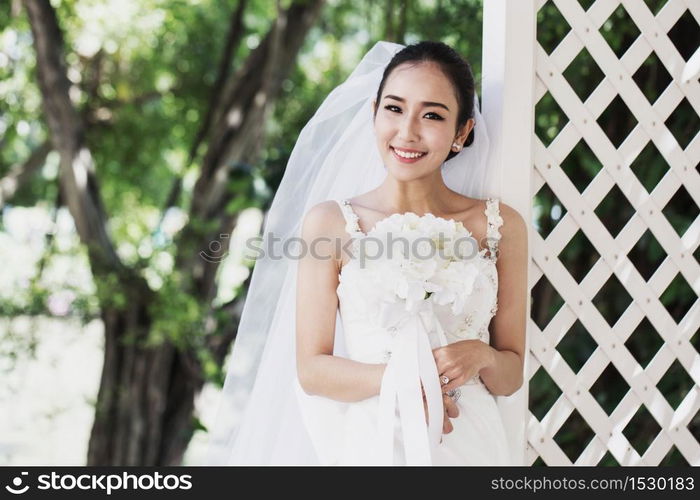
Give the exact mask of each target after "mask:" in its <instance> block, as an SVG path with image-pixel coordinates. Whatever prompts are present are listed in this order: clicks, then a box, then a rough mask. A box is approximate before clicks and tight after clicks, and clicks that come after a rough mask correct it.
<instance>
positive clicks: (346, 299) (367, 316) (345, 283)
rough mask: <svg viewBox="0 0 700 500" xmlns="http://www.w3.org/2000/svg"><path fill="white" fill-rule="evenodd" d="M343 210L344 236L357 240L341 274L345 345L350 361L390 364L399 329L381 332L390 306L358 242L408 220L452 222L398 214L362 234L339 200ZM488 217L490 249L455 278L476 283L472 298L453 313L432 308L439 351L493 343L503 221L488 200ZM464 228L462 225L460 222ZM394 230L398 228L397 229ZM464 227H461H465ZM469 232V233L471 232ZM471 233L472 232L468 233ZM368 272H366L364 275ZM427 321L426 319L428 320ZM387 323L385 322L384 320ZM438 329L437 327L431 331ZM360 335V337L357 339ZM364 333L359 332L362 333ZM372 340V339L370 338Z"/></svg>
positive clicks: (433, 334) (433, 340) (434, 342)
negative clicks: (456, 345) (491, 331)
mask: <svg viewBox="0 0 700 500" xmlns="http://www.w3.org/2000/svg"><path fill="white" fill-rule="evenodd" d="M338 203H339V205H340V207H341V209H342V211H343V215H344V217H345V221H346V227H345V229H346V231H347V233H348V234H349V235H350V236H351V237H352V238H353V240H354V241H353V242H352V248H353V258H351V259H350V260H349V261H348V262H347V264H345V265H344V266H343V267H342V269H341V271H340V275H339V285H338V288H337V294H338V298H339V308H340V315H341V318H342V321H343V327H344V330H345V332H346V333H345V340H346V345H347V349H348V352H349V354H350V356H351V357H353V358H356V359H358V360H364V361H365V362H382V361H387V360H388V359H389V358H390V356H391V343H392V340H393V337H392V334H395V332H396V328H394V329H392V327H391V326H389V327H387V328H382V326H381V324H382V322H383V319H384V318H383V316H385V315H386V314H387V311H386V304H384V301H383V300H382V294H383V293H386V291H385V290H382V289H381V288H380V287H377V286H376V285H377V284H376V283H375V282H374V281H373V280H372V279H371V277H370V276H369V272H368V270H367V269H363V268H362V263H361V262H360V260H359V259H357V258H356V257H357V255H358V249H359V244H360V240H362V239H366V238H369V237H371V236H372V235H373V234H375V232H381V231H382V230H386V227H384V226H385V225H386V224H389V223H390V222H394V223H396V222H402V220H403V219H404V218H406V217H409V216H410V217H412V220H414V221H417V222H419V224H418V226H417V227H418V229H419V230H420V229H421V225H420V222H423V221H425V219H429V221H425V222H431V223H433V224H441V223H443V222H452V223H454V222H455V221H453V220H451V219H450V220H448V219H444V218H441V217H435V216H433V215H432V214H425V215H423V216H417V215H416V214H412V213H410V212H409V213H407V214H394V215H392V216H389V217H386V218H384V219H382V220H380V221H379V222H378V223H377V224H376V225H375V226H374V228H372V229H371V230H370V231H369V232H368V233H364V232H362V230H361V228H360V225H359V222H358V216H357V214H356V213H355V212H354V210H353V208H352V205H351V204H350V202H349V201H348V200H340V201H339V202H338ZM485 214H486V216H487V230H486V240H487V246H486V248H483V249H481V250H479V251H478V255H476V258H475V259H474V260H473V262H474V263H475V264H476V266H475V267H476V270H474V269H472V271H471V274H470V275H468V276H466V275H465V276H463V277H462V276H458V275H456V276H454V279H457V280H460V279H473V281H474V285H473V289H472V293H471V294H470V295H469V297H468V298H467V299H466V300H465V303H464V309H463V310H462V311H460V312H459V313H458V314H455V313H454V312H453V311H452V309H451V307H450V306H449V305H438V304H433V305H432V306H431V307H430V309H431V311H430V313H428V315H427V317H425V320H426V322H427V323H429V324H432V326H433V327H435V326H437V327H438V329H442V331H443V332H444V337H445V339H444V340H442V341H441V340H440V338H439V337H438V336H437V334H436V332H435V331H431V328H430V326H429V327H428V330H429V334H430V342H431V346H432V347H433V348H434V347H439V346H440V345H442V344H444V343H445V342H448V343H449V342H455V341H458V340H464V339H475V338H478V339H481V340H482V341H484V342H487V343H488V342H489V331H488V326H489V323H490V322H491V319H492V318H493V316H494V315H495V314H496V311H497V310H498V300H497V292H498V273H497V270H496V259H497V255H498V242H499V240H500V237H501V235H500V231H499V228H500V226H501V225H502V224H503V219H502V218H501V216H500V213H499V205H498V200H497V199H494V198H489V199H487V200H486V209H485ZM458 224H459V225H460V226H461V223H458ZM395 227H396V226H395ZM461 227H463V226H461ZM467 232H468V230H467ZM470 234H471V233H470ZM363 271H364V272H363ZM424 316H425V315H424ZM435 320H437V323H435ZM384 323H386V321H384ZM432 330H435V328H432ZM356 332H357V334H355V333H356ZM360 332H361V333H360ZM369 335H371V336H372V338H371V339H370V338H368V336H369Z"/></svg>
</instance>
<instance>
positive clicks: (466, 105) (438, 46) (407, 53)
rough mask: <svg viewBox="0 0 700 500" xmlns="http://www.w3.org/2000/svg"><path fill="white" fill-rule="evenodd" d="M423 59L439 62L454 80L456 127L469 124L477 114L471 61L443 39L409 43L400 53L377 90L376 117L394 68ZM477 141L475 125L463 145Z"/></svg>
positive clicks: (451, 80) (388, 68) (446, 74)
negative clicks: (385, 86) (475, 113)
mask: <svg viewBox="0 0 700 500" xmlns="http://www.w3.org/2000/svg"><path fill="white" fill-rule="evenodd" d="M421 62H433V63H435V64H437V65H438V66H439V67H440V69H441V70H442V72H443V73H444V74H445V76H446V77H447V78H448V79H449V80H450V82H451V83H452V87H453V88H454V90H455V94H456V97H457V105H458V111H457V128H456V129H455V131H457V130H459V128H460V127H462V126H464V124H465V123H467V120H469V119H470V118H473V117H474V75H473V74H472V69H471V67H470V66H469V63H468V62H467V61H466V60H464V58H463V57H462V56H460V55H459V53H457V52H456V51H455V50H454V49H453V48H452V47H450V46H449V45H446V44H444V43H442V42H433V41H422V42H418V43H414V44H412V45H407V46H406V47H404V48H403V49H401V50H400V51H399V52H397V53H396V54H395V55H394V57H393V58H392V59H391V61H390V62H389V64H388V65H387V66H386V68H385V69H384V74H383V75H382V81H381V83H380V84H379V89H378V90H377V98H376V99H377V105H376V107H375V109H374V116H375V117H376V116H377V110H378V109H379V101H380V100H381V96H382V90H384V84H385V83H386V80H387V78H388V77H389V75H390V74H391V72H392V71H394V69H395V68H396V67H397V66H399V65H401V64H404V63H414V64H418V63H421ZM473 141H474V128H473V127H472V130H471V132H469V135H468V136H467V140H466V141H465V143H464V145H465V146H469V145H471V143H472V142H473ZM456 154H457V153H455V152H454V151H450V154H449V155H447V158H446V160H445V161H447V160H449V159H450V158H452V157H453V156H455V155H456Z"/></svg>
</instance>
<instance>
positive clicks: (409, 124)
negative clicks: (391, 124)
mask: <svg viewBox="0 0 700 500" xmlns="http://www.w3.org/2000/svg"><path fill="white" fill-rule="evenodd" d="M399 138H400V139H401V140H403V141H406V142H408V141H418V139H419V138H420V131H419V128H418V123H417V122H416V119H415V117H414V116H413V115H411V114H409V113H405V114H404V115H403V116H402V117H401V121H400V123H399Z"/></svg>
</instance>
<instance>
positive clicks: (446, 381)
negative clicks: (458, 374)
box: [440, 375, 450, 385]
mask: <svg viewBox="0 0 700 500" xmlns="http://www.w3.org/2000/svg"><path fill="white" fill-rule="evenodd" d="M440 382H442V385H447V384H448V383H449V382H450V377H448V376H447V375H443V376H442V377H440Z"/></svg>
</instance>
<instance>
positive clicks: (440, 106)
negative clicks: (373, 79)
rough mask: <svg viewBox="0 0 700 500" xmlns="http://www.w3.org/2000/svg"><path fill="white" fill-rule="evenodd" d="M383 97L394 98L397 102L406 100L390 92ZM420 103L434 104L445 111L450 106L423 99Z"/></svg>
mask: <svg viewBox="0 0 700 500" xmlns="http://www.w3.org/2000/svg"><path fill="white" fill-rule="evenodd" d="M384 99H394V100H396V101H399V102H406V99H404V98H403V97H399V96H395V95H391V94H389V95H385V96H384ZM421 104H422V105H423V106H436V107H438V108H445V109H446V110H447V111H449V110H450V108H448V107H447V106H445V105H444V104H443V103H441V102H434V101H423V102H422V103H421Z"/></svg>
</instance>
